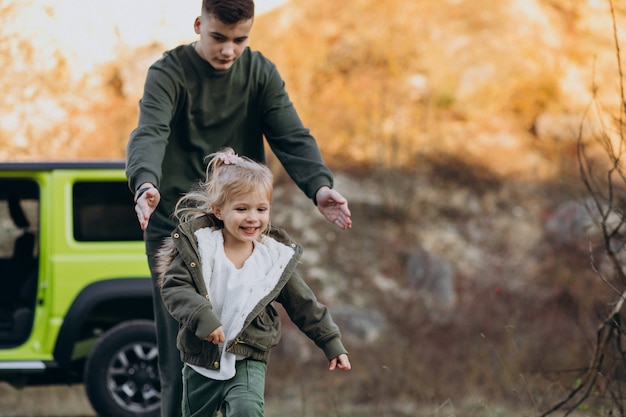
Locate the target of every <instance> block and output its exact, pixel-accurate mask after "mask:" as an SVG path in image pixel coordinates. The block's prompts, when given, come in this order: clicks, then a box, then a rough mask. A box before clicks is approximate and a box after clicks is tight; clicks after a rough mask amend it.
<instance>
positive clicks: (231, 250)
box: [159, 148, 351, 417]
mask: <svg viewBox="0 0 626 417" xmlns="http://www.w3.org/2000/svg"><path fill="white" fill-rule="evenodd" d="M209 157H211V160H210V161H209V164H208V166H207V170H206V179H205V181H204V182H203V183H201V184H200V189H199V190H198V191H192V192H189V193H187V194H185V195H184V196H183V197H182V198H181V199H180V200H179V202H178V204H177V205H176V210H175V215H176V217H177V218H178V219H179V225H178V227H177V228H176V229H175V230H174V232H173V233H172V236H171V238H169V239H168V240H166V242H165V244H164V246H163V247H162V249H161V251H160V253H159V272H160V274H161V294H162V296H163V301H164V303H165V306H166V307H167V309H168V310H169V312H170V313H171V314H172V316H173V317H174V318H175V319H176V320H177V321H178V322H179V333H178V337H177V340H176V344H177V347H178V349H179V350H180V355H181V359H182V360H183V362H184V363H185V366H184V368H183V402H182V412H183V417H185V416H194V417H195V416H207V417H213V416H214V415H216V413H217V411H218V410H221V411H222V415H223V416H224V417H232V416H246V417H251V416H263V403H264V390H265V372H266V369H267V361H268V358H269V354H270V350H271V349H272V348H273V347H274V346H276V344H278V341H279V339H280V333H281V331H280V319H279V317H278V312H277V311H276V309H275V308H274V306H273V305H272V302H273V301H277V302H279V303H281V304H282V305H283V306H284V307H285V310H286V311H287V313H288V314H289V317H290V318H291V320H293V322H294V323H295V324H296V325H297V326H298V327H299V328H300V330H302V331H303V332H304V333H305V334H306V335H307V336H308V337H309V338H310V339H311V340H313V341H314V342H315V344H316V345H317V346H319V347H320V348H321V349H322V350H323V351H324V353H325V354H326V357H327V358H328V360H329V361H330V364H329V369H330V370H331V371H332V370H334V369H335V368H338V369H341V370H350V368H351V365H350V361H349V359H348V355H347V351H346V349H345V348H344V346H343V344H342V342H341V334H340V332H339V328H338V327H337V325H336V324H335V323H334V322H333V320H332V318H331V316H330V313H329V312H328V309H327V308H326V307H325V306H324V305H323V304H321V303H319V302H318V301H317V299H316V297H315V295H314V294H313V292H312V290H311V288H310V287H309V286H308V285H307V284H306V283H305V282H304V281H303V280H302V278H301V277H300V276H299V275H298V274H297V272H296V266H297V264H298V262H299V260H300V255H301V253H302V247H301V246H300V245H298V244H296V243H295V242H293V241H292V240H291V239H290V238H289V237H288V236H287V234H286V233H285V232H284V231H282V230H280V229H277V228H275V227H271V226H270V206H271V200H272V190H273V186H272V183H273V177H272V173H271V172H270V170H269V169H268V168H267V167H266V166H265V165H262V164H259V163H256V162H254V161H252V160H250V159H248V158H245V157H240V156H238V155H236V154H235V153H234V152H233V150H232V149H229V148H228V149H225V150H223V151H222V152H218V153H215V154H212V155H210V156H209Z"/></svg>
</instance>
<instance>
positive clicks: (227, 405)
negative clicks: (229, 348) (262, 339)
mask: <svg viewBox="0 0 626 417" xmlns="http://www.w3.org/2000/svg"><path fill="white" fill-rule="evenodd" d="M236 370H237V372H236V374H235V376H234V377H232V378H231V379H229V380H227V381H218V380H215V379H209V378H207V377H205V376H202V375H200V374H199V373H197V372H196V371H194V370H193V369H192V368H191V367H189V366H187V365H185V367H184V368H183V417H215V416H216V415H217V411H218V410H221V411H222V416H223V417H263V408H264V396H265V372H266V370H267V365H266V364H265V363H263V362H259V361H254V360H248V359H246V360H242V361H238V362H237V365H236Z"/></svg>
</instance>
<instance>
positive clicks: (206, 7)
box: [202, 0, 254, 24]
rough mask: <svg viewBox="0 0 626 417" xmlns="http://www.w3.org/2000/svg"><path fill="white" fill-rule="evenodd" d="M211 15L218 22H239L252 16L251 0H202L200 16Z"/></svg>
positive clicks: (252, 4)
mask: <svg viewBox="0 0 626 417" xmlns="http://www.w3.org/2000/svg"><path fill="white" fill-rule="evenodd" d="M208 15H213V16H215V17H216V18H217V19H218V20H219V21H220V22H223V23H227V24H235V23H239V22H241V21H242V20H249V19H252V18H253V17H254V1H253V0H202V16H208Z"/></svg>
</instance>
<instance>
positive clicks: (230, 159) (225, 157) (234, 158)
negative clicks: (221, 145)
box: [217, 153, 243, 165]
mask: <svg viewBox="0 0 626 417" xmlns="http://www.w3.org/2000/svg"><path fill="white" fill-rule="evenodd" d="M217 157H218V158H219V160H220V161H222V162H223V163H224V165H237V164H238V163H240V162H241V161H243V159H242V158H241V157H240V156H239V155H237V154H236V153H223V154H220V155H218V156H217Z"/></svg>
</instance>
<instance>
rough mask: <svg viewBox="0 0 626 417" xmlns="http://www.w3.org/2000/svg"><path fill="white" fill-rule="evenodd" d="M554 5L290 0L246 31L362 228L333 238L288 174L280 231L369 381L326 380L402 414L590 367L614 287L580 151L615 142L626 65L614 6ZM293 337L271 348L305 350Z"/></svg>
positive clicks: (279, 206)
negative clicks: (300, 251)
mask: <svg viewBox="0 0 626 417" xmlns="http://www.w3.org/2000/svg"><path fill="white" fill-rule="evenodd" d="M562 3H563V2H557V1H548V0H543V1H542V0H535V1H514V0H512V1H489V0H479V1H463V0H447V1H440V2H401V1H394V0H392V1H389V2H384V3H380V2H373V1H368V0H352V1H349V2H344V3H342V5H341V7H338V6H337V5H336V4H333V3H315V2H310V1H304V0H292V1H291V2H290V3H288V4H287V5H286V6H284V7H283V8H281V9H279V10H277V11H276V12H274V13H272V14H270V15H268V16H267V17H264V18H263V19H259V20H258V22H257V23H256V26H255V28H254V31H255V38H254V39H255V40H254V46H255V47H259V48H260V49H262V50H264V51H265V52H266V54H267V55H269V56H271V57H272V58H274V60H275V61H276V62H277V64H278V66H279V68H281V69H282V72H283V74H284V76H285V79H286V82H287V86H288V88H289V89H290V91H291V92H292V96H293V99H294V101H295V102H296V105H297V106H298V107H299V108H300V109H303V110H302V115H303V118H304V119H305V120H306V121H307V123H308V124H309V125H310V126H311V128H312V130H313V132H314V134H316V136H317V137H318V139H319V141H320V143H321V145H322V147H323V149H324V150H325V154H326V155H327V159H329V161H330V163H331V164H332V165H333V168H334V170H335V172H337V173H338V175H337V185H336V186H337V188H338V189H339V190H340V191H342V192H343V193H344V194H345V195H346V197H348V199H349V201H350V207H351V209H352V212H353V216H354V220H355V223H354V228H353V229H352V230H350V231H348V232H340V231H337V230H334V229H333V227H332V226H331V225H327V224H326V223H325V222H324V221H323V220H322V219H321V217H320V216H319V215H318V214H317V212H316V210H315V209H314V208H313V207H312V206H311V204H310V203H309V202H308V201H306V199H304V197H303V196H302V195H301V193H299V192H297V191H296V190H294V189H293V186H292V185H290V183H289V181H288V180H287V179H285V178H283V177H281V178H282V180H283V181H281V188H279V192H278V193H277V196H276V200H277V201H276V203H275V204H276V207H275V223H277V224H280V225H283V226H285V227H286V228H287V229H288V230H290V231H291V233H292V234H293V235H294V236H295V237H296V238H297V239H298V240H300V241H301V242H302V243H303V244H304V245H305V248H306V252H305V253H306V256H305V259H304V261H303V266H302V267H303V268H302V269H303V271H304V274H305V276H306V277H307V278H308V279H309V280H310V281H311V282H313V283H314V284H315V287H316V289H317V290H318V292H319V293H320V294H321V298H322V299H323V300H324V301H326V302H327V303H328V304H329V305H331V306H332V307H333V311H334V312H335V314H336V316H337V317H338V319H339V320H340V321H341V323H342V325H343V327H344V329H345V332H346V334H347V338H348V341H349V344H350V346H351V349H352V351H353V353H354V357H355V363H356V368H357V373H358V375H359V377H360V378H359V382H358V383H357V384H358V386H359V389H358V390H357V391H358V393H356V392H353V390H350V389H349V388H348V387H350V383H354V381H349V380H348V379H345V380H344V379H343V378H340V379H339V380H338V381H337V382H336V383H335V385H332V386H331V387H328V389H329V390H336V389H337V388H338V386H339V387H342V388H346V389H347V390H348V391H349V392H351V393H352V395H354V396H355V397H356V398H357V400H359V401H361V400H363V401H369V402H373V403H381V402H382V403H386V402H387V401H389V400H391V399H394V400H396V401H397V400H401V402H402V404H403V407H405V408H403V410H404V411H402V412H406V415H415V414H412V413H415V412H416V410H417V409H418V408H419V406H418V405H419V404H424V403H426V404H441V403H443V402H445V401H446V400H451V401H453V402H455V403H457V404H466V402H467V401H470V402H472V401H477V402H479V403H480V404H485V403H487V404H493V403H498V402H507V403H515V404H518V405H520V407H521V409H526V410H528V409H534V410H538V409H541V408H542V407H545V406H546V405H547V404H550V403H551V402H553V401H554V400H555V399H556V398H558V399H560V397H559V395H562V394H563V393H564V392H565V391H567V387H568V384H570V383H572V381H573V380H574V379H575V374H572V373H571V372H572V370H574V369H581V368H584V366H586V364H587V362H588V360H589V355H590V349H591V347H590V346H592V344H590V341H591V340H593V338H594V332H595V326H596V324H597V321H598V320H599V317H601V314H602V312H603V311H605V310H606V308H607V302H608V301H609V300H611V291H610V289H609V288H608V287H607V286H606V285H605V284H604V283H602V282H601V281H600V280H599V278H598V277H597V276H596V275H595V274H594V273H593V271H592V269H591V266H590V264H591V262H590V252H589V249H590V248H591V253H593V254H594V256H595V257H596V260H597V259H602V256H601V247H600V245H599V241H598V239H597V238H598V236H599V235H598V231H597V229H595V228H594V227H593V225H592V222H591V219H590V217H589V214H588V212H587V210H586V209H585V207H584V202H585V198H587V197H588V196H587V194H586V191H585V190H584V188H583V187H582V182H581V179H580V175H579V170H578V162H577V160H576V143H577V140H578V139H579V138H580V139H582V140H583V143H586V144H588V145H589V146H590V147H591V148H593V146H595V144H597V139H598V137H600V136H601V133H608V135H609V137H612V135H613V134H614V133H613V128H612V114H614V113H613V112H614V110H613V109H615V108H616V107H618V106H619V76H618V69H617V59H616V50H615V45H614V40H613V31H612V23H611V12H610V9H609V3H608V2H603V1H595V2H568V3H567V4H566V5H564V4H562ZM623 12H624V10H617V13H618V14H617V16H618V23H620V22H622V23H623V22H625V21H626V20H625V18H624V15H623ZM619 19H621V20H619ZM620 24H621V23H620ZM620 30H621V29H620ZM303 45H306V46H303ZM303 49H304V52H306V53H304V54H303ZM594 100H595V101H594ZM598 104H599V107H601V108H602V110H601V111H598V110H597V109H598V107H594V106H595V105H598ZM590 109H591V110H590ZM599 154H602V152H599ZM599 166H600V169H602V168H601V167H602V165H599ZM286 337H287V340H288V341H289V342H290V343H285V344H284V345H283V347H282V349H284V350H283V351H282V353H281V354H283V355H292V357H294V358H300V360H302V361H304V362H305V363H306V362H307V361H309V360H311V359H310V350H309V349H306V347H307V344H306V342H303V341H302V340H301V339H300V338H299V337H298V336H296V334H295V333H293V334H292V333H288V334H287V336H286ZM288 346H292V348H289V347H288ZM293 346H297V348H296V349H294V348H293ZM303 352H304V353H303ZM314 357H315V356H314ZM280 371H284V369H282V368H280V369H279V371H277V375H280V378H279V381H276V382H275V383H276V384H279V383H280V382H283V383H285V382H286V383H287V384H290V385H291V386H292V385H293V384H294V383H296V381H300V380H299V378H301V374H298V376H295V377H294V378H295V379H290V378H285V377H284V374H282V373H278V372H280ZM572 375H574V376H572ZM296 384H297V383H296ZM299 384H301V385H302V384H304V383H303V382H301V381H300V382H299ZM311 384H313V383H311ZM381 385H382V386H381ZM305 386H307V387H308V385H305ZM547 387H551V388H550V389H547ZM318 388H319V387H318ZM305 391H306V390H305ZM324 392H325V391H324ZM301 395H304V394H301ZM407 410H408V411H407ZM392 415H405V414H401V412H400V411H397V414H392Z"/></svg>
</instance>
